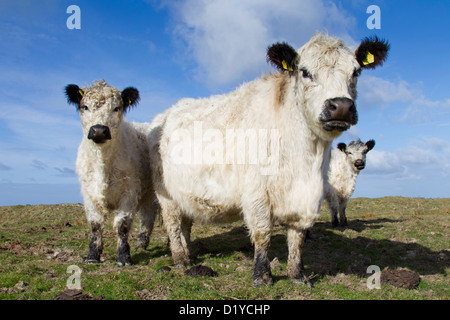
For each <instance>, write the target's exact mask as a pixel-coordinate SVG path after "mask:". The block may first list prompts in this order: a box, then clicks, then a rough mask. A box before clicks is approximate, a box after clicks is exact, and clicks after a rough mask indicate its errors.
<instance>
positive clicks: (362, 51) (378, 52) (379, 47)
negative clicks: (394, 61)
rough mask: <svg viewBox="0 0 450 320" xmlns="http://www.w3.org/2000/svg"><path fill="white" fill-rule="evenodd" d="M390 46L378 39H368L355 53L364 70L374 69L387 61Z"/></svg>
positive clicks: (364, 40)
mask: <svg viewBox="0 0 450 320" xmlns="http://www.w3.org/2000/svg"><path fill="white" fill-rule="evenodd" d="M390 47H391V46H390V44H389V42H388V41H386V40H383V39H381V40H380V39H378V37H376V36H375V37H368V38H365V39H363V40H362V41H361V44H360V45H359V47H358V49H356V51H355V56H356V60H357V61H358V63H359V65H360V66H361V68H363V69H374V68H376V67H378V66H381V65H382V64H383V62H384V61H385V60H386V58H387V55H388V52H389V49H390Z"/></svg>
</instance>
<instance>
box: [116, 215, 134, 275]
mask: <svg viewBox="0 0 450 320" xmlns="http://www.w3.org/2000/svg"><path fill="white" fill-rule="evenodd" d="M132 224H133V216H132V214H131V213H125V212H121V213H119V214H118V215H117V216H116V217H115V218H114V228H115V229H116V232H117V264H118V266H119V267H123V266H130V265H131V254H130V245H129V244H128V235H129V233H130V230H131V227H132Z"/></svg>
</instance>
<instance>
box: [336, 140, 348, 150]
mask: <svg viewBox="0 0 450 320" xmlns="http://www.w3.org/2000/svg"><path fill="white" fill-rule="evenodd" d="M337 148H338V149H339V150H341V151H342V152H345V149H346V148H347V145H346V144H345V143H343V142H341V143H338V145H337Z"/></svg>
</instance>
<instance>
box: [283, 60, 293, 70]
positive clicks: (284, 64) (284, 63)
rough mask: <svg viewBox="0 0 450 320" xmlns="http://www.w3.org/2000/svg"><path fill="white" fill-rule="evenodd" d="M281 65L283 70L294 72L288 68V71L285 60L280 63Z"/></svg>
mask: <svg viewBox="0 0 450 320" xmlns="http://www.w3.org/2000/svg"><path fill="white" fill-rule="evenodd" d="M281 64H282V65H283V69H284V70H289V71H294V69H292V68H291V67H289V69H288V66H287V63H286V60H283V61H281Z"/></svg>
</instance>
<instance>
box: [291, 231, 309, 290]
mask: <svg viewBox="0 0 450 320" xmlns="http://www.w3.org/2000/svg"><path fill="white" fill-rule="evenodd" d="M306 232H307V230H303V229H296V228H289V229H288V231H287V236H288V246H289V258H288V267H287V272H288V276H289V278H290V279H291V281H292V282H294V283H299V284H303V283H306V284H307V285H308V286H310V287H311V288H312V287H313V285H312V284H311V282H310V281H309V279H308V278H307V277H306V276H305V275H304V267H303V260H302V246H303V243H304V241H305V237H306Z"/></svg>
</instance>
